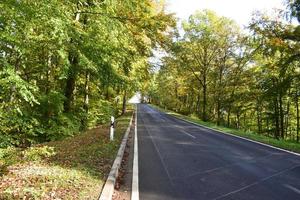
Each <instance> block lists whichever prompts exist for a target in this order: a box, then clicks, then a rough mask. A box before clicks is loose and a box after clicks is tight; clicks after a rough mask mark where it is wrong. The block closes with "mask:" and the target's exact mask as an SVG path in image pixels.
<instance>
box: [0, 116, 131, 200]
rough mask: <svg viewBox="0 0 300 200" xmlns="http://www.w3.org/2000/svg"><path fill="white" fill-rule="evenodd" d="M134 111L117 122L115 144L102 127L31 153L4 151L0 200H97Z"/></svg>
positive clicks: (0, 158)
mask: <svg viewBox="0 0 300 200" xmlns="http://www.w3.org/2000/svg"><path fill="white" fill-rule="evenodd" d="M131 115H132V111H129V112H127V113H126V114H125V115H123V116H121V117H119V118H118V119H117V127H116V132H115V140H114V141H113V142H110V141H109V129H108V128H109V127H108V126H99V127H96V128H94V129H91V130H88V131H86V132H85V133H81V134H78V135H76V136H74V137H71V138H67V139H65V140H62V141H55V142H49V143H44V144H41V145H38V146H34V147H31V148H28V149H17V148H6V149H0V199H3V200H9V199H43V200H44V199H45V200H48V199H70V200H71V199H72V200H73V199H80V200H81V199H97V198H98V196H99V194H100V191H101V188H102V186H103V184H104V183H105V179H106V177H107V175H108V173H109V171H110V168H111V165H112V163H113V161H114V158H115V156H116V154H117V151H118V149H119V145H120V142H121V140H122V138H123V135H124V133H125V131H126V129H127V127H128V124H129V121H130V119H131Z"/></svg>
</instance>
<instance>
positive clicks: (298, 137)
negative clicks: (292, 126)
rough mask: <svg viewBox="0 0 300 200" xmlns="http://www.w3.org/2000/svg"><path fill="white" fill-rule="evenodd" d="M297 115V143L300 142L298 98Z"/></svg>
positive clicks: (297, 104)
mask: <svg viewBox="0 0 300 200" xmlns="http://www.w3.org/2000/svg"><path fill="white" fill-rule="evenodd" d="M296 115H297V142H299V126H300V124H299V122H300V120H299V103H298V96H297V97H296Z"/></svg>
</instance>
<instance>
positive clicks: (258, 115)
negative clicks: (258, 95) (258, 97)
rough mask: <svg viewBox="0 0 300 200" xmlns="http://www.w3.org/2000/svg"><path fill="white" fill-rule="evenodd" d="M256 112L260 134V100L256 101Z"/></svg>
mask: <svg viewBox="0 0 300 200" xmlns="http://www.w3.org/2000/svg"><path fill="white" fill-rule="evenodd" d="M256 114H257V132H258V133H259V134H260V133H261V132H262V123H261V108H260V103H259V101H257V102H256Z"/></svg>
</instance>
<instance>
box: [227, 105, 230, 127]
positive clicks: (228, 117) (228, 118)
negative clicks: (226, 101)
mask: <svg viewBox="0 0 300 200" xmlns="http://www.w3.org/2000/svg"><path fill="white" fill-rule="evenodd" d="M230 112H231V107H229V108H228V113H227V127H230V114H231V113H230Z"/></svg>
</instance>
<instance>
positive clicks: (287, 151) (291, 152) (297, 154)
mask: <svg viewBox="0 0 300 200" xmlns="http://www.w3.org/2000/svg"><path fill="white" fill-rule="evenodd" d="M151 107H152V106H151ZM152 108H153V107H152ZM160 112H161V111H160ZM164 113H165V114H167V115H169V116H171V117H175V118H176V119H179V120H182V121H185V122H187V123H190V124H194V125H196V126H199V127H203V128H206V129H210V130H213V131H216V132H219V133H222V134H225V135H230V136H232V137H236V138H239V139H242V140H246V141H249V142H253V143H256V144H260V145H263V146H267V147H270V148H273V149H277V150H280V151H284V152H286V153H290V154H293V155H296V156H300V154H299V153H296V152H293V151H289V150H286V149H282V148H279V147H274V146H272V145H269V144H265V143H262V142H258V141H255V140H251V139H248V138H244V137H240V136H237V135H233V134H231V133H226V132H223V131H220V130H217V129H214V128H210V127H207V126H204V125H201V124H197V123H195V122H192V121H189V120H186V119H181V118H179V117H176V116H173V115H171V114H168V113H166V112H164Z"/></svg>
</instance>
